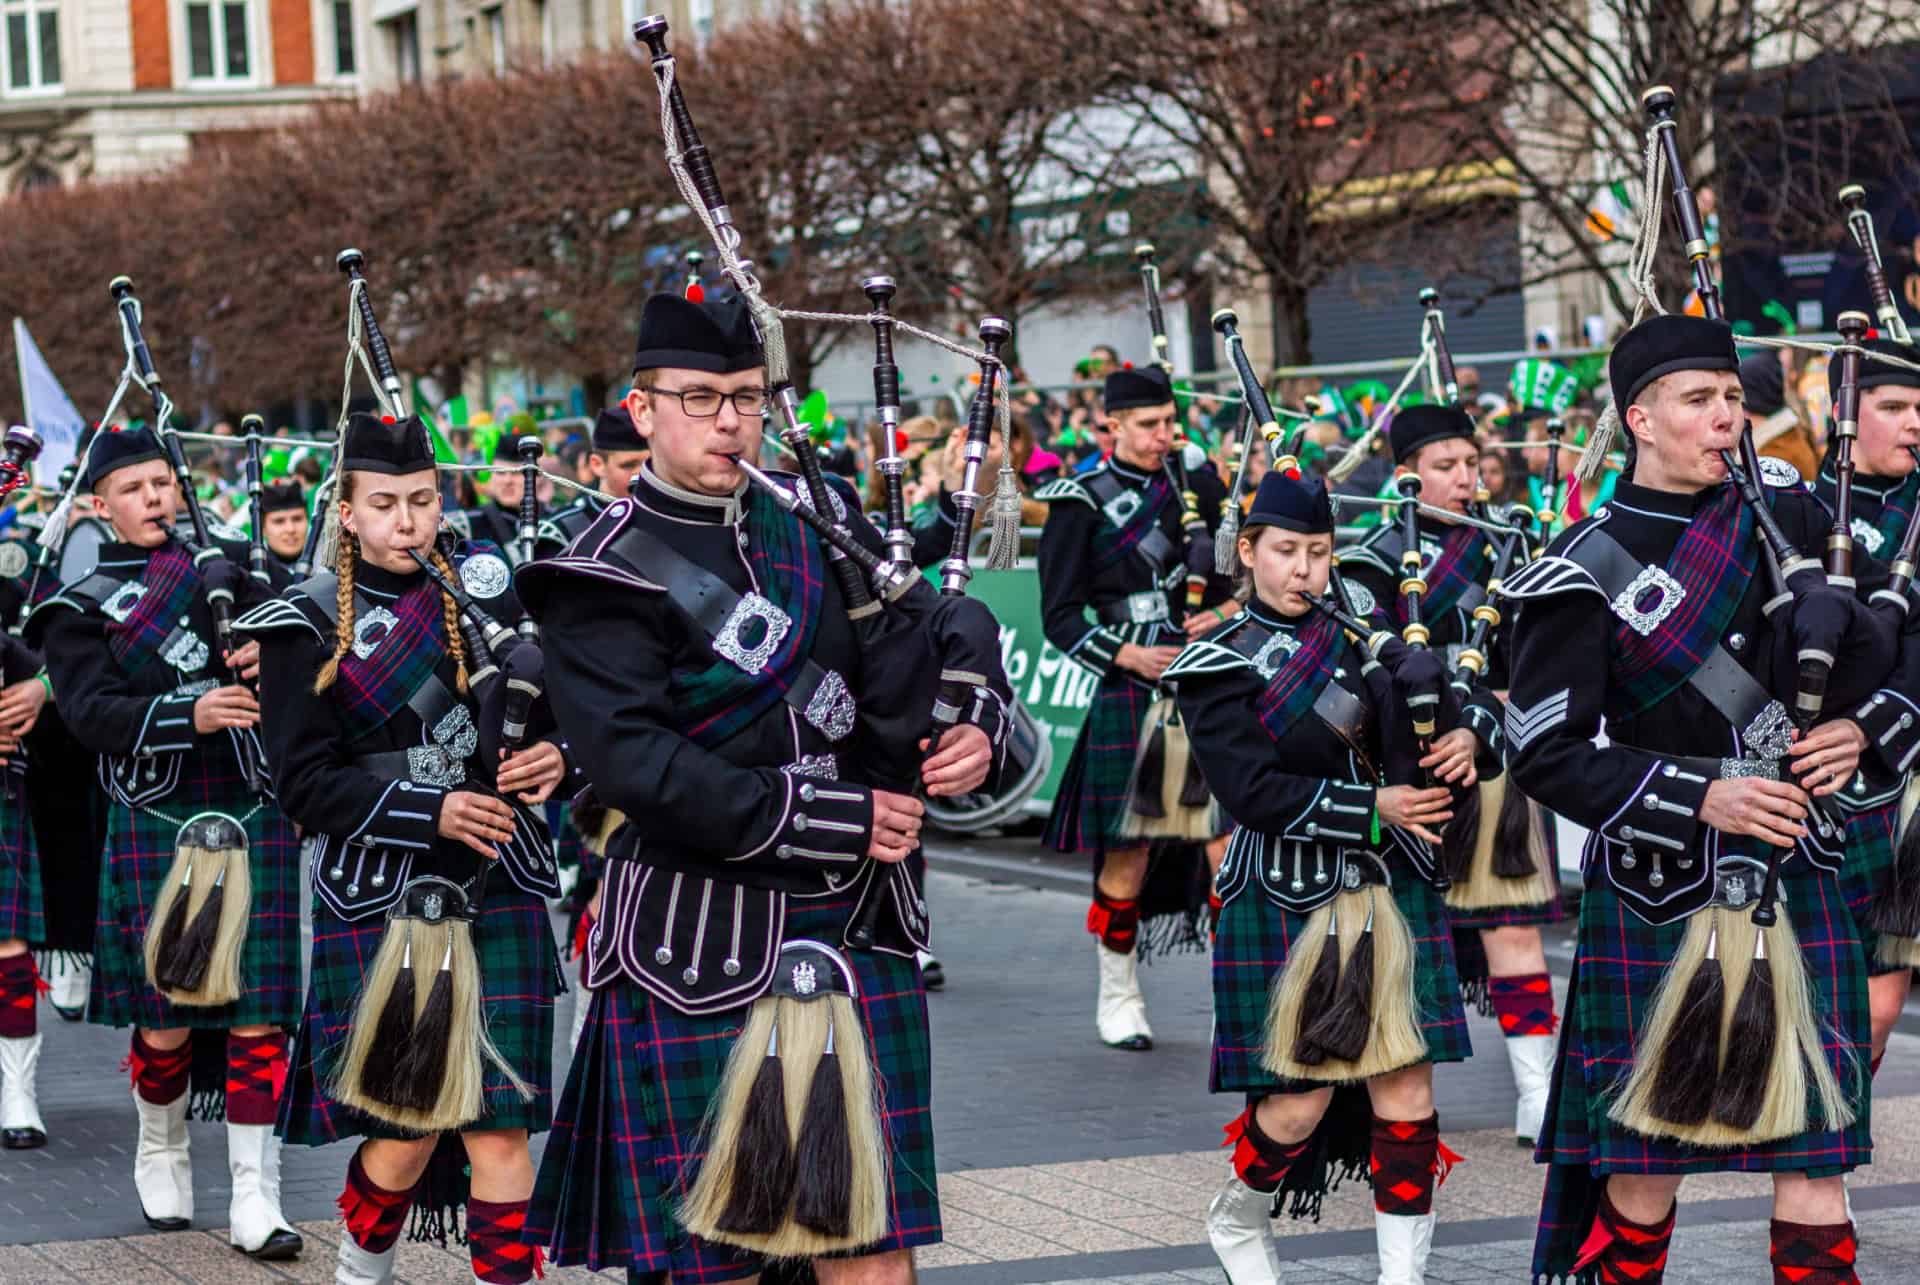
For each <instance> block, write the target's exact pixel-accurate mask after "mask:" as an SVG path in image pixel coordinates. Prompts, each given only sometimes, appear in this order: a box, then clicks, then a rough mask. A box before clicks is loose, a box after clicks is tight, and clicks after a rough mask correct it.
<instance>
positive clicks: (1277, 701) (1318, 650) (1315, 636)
mask: <svg viewBox="0 0 1920 1285" xmlns="http://www.w3.org/2000/svg"><path fill="white" fill-rule="evenodd" d="M1339 636H1340V626H1339V625H1337V624H1335V623H1334V621H1333V618H1332V617H1331V616H1326V615H1323V614H1321V613H1319V612H1315V613H1314V616H1313V619H1311V620H1309V621H1308V622H1307V624H1306V627H1305V628H1303V629H1301V630H1300V631H1299V632H1298V633H1297V634H1295V635H1294V637H1295V639H1297V640H1298V642H1299V646H1297V647H1296V648H1294V650H1293V654H1292V655H1290V656H1288V657H1287V661H1286V663H1285V664H1284V665H1282V666H1280V669H1279V671H1278V672H1276V673H1275V674H1274V676H1273V678H1272V680H1271V681H1269V682H1268V683H1267V689H1266V690H1265V691H1264V692H1262V693H1260V699H1259V701H1258V702H1256V703H1255V705H1254V712H1255V714H1256V715H1257V716H1258V717H1259V719H1260V726H1261V727H1262V728H1264V729H1265V730H1266V733H1267V735H1268V736H1269V737H1270V738H1272V740H1273V743H1274V744H1275V745H1278V744H1280V742H1281V739H1282V738H1284V737H1285V736H1286V734H1287V733H1288V732H1289V731H1291V730H1292V728H1293V725H1294V724H1295V723H1297V722H1299V721H1300V716H1301V715H1303V714H1305V713H1306V712H1307V711H1308V710H1310V709H1312V708H1313V702H1314V701H1316V700H1318V699H1319V697H1320V691H1321V689H1322V688H1324V687H1325V686H1326V685H1327V682H1328V680H1329V679H1331V678H1332V677H1333V644H1334V642H1335V640H1336V639H1338V638H1339Z"/></svg>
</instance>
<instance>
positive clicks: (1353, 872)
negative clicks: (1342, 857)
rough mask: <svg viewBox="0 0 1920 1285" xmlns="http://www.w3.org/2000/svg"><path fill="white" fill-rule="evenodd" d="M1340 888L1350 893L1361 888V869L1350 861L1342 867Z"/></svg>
mask: <svg viewBox="0 0 1920 1285" xmlns="http://www.w3.org/2000/svg"><path fill="white" fill-rule="evenodd" d="M1340 886H1341V887H1342V888H1345V889H1346V890H1347V891H1348V892H1352V891H1354V890H1355V889H1356V888H1358V887H1359V886H1360V867H1359V866H1356V865H1354V864H1353V862H1351V861H1349V862H1346V863H1345V864H1343V865H1342V866H1341V867H1340Z"/></svg>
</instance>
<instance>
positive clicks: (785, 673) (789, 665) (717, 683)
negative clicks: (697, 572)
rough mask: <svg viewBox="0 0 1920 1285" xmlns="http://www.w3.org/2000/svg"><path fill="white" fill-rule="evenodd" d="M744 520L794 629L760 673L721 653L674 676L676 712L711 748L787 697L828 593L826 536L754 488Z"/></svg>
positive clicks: (752, 551) (766, 591) (770, 589)
mask: <svg viewBox="0 0 1920 1285" xmlns="http://www.w3.org/2000/svg"><path fill="white" fill-rule="evenodd" d="M741 522H742V523H743V524H744V525H745V527H746V532H747V563H748V565H749V566H750V567H751V568H752V569H753V579H754V583H755V584H757V585H759V586H760V593H761V595H762V596H764V597H766V598H767V599H769V600H770V601H772V603H773V605H774V606H776V607H778V608H779V609H780V610H781V611H783V612H785V613H786V614H787V617H788V619H789V620H791V621H792V625H791V626H790V627H789V628H788V630H787V632H786V636H785V637H784V638H782V639H781V640H780V644H779V646H777V647H776V648H775V649H774V652H773V655H772V656H770V657H768V658H767V661H766V663H765V664H764V665H762V666H761V667H760V669H759V670H758V671H757V672H754V673H747V672H746V671H745V670H743V669H741V668H740V667H739V666H738V665H735V664H734V663H733V662H731V661H729V660H724V659H722V658H721V657H719V656H717V655H715V656H713V659H712V662H711V663H710V664H708V665H707V666H706V667H705V668H704V669H700V670H698V671H696V672H681V671H676V672H675V673H674V674H673V675H672V676H671V677H670V678H669V680H668V690H669V691H670V692H671V693H672V696H673V700H674V702H675V704H676V706H677V707H679V708H681V709H684V710H685V711H686V712H687V714H688V715H689V716H690V722H689V726H688V728H687V736H688V737H689V738H690V739H691V740H692V741H693V743H694V744H696V745H699V746H702V747H703V748H706V749H712V748H713V747H714V746H716V745H719V744H721V743H723V742H725V741H726V740H727V739H728V738H730V737H732V736H733V735H734V734H735V733H737V732H738V731H740V729H741V728H743V727H746V726H747V725H748V724H750V723H752V722H753V721H754V720H755V719H757V718H759V717H760V716H761V715H762V714H764V713H765V712H766V711H767V710H768V709H770V708H771V707H772V706H773V705H775V704H776V703H778V702H779V701H780V700H781V699H782V698H783V697H784V696H785V695H786V693H787V689H788V688H789V687H791V686H792V685H793V682H794V680H795V679H796V678H798V677H799V675H800V667H801V665H802V664H803V663H804V662H805V661H806V660H807V658H808V657H809V656H811V655H812V653H813V637H814V631H815V627H816V626H817V625H818V624H819V621H820V608H821V603H822V602H823V600H824V597H825V591H826V581H825V579H824V577H823V576H822V575H821V570H822V567H823V566H824V558H823V555H822V552H821V548H820V537H819V536H817V535H815V534H814V533H813V531H812V529H811V528H809V527H808V526H807V525H806V524H805V523H803V522H801V521H800V520H799V519H797V518H795V517H793V516H792V515H791V514H789V513H787V512H786V511H784V510H783V509H781V508H780V507H779V506H778V505H776V504H775V503H774V502H773V501H772V500H771V499H769V498H768V497H767V496H766V495H765V494H764V493H763V492H761V491H760V490H758V489H756V488H751V487H750V488H748V490H747V498H746V511H745V513H744V514H743V515H742V517H741ZM710 654H711V653H710Z"/></svg>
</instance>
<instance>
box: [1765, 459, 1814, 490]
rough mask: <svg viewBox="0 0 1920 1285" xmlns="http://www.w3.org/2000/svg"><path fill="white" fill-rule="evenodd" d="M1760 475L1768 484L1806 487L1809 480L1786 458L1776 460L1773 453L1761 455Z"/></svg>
mask: <svg viewBox="0 0 1920 1285" xmlns="http://www.w3.org/2000/svg"><path fill="white" fill-rule="evenodd" d="M1760 477H1761V479H1762V480H1764V481H1765V482H1766V484H1767V485H1768V486H1791V487H1799V488H1804V487H1805V486H1806V484H1807V480H1806V479H1805V478H1803V477H1801V476H1800V470H1799V469H1797V468H1795V467H1794V466H1793V465H1791V464H1789V463H1787V462H1786V461H1785V460H1776V459H1775V458H1773V456H1771V455H1762V456H1761V457H1760Z"/></svg>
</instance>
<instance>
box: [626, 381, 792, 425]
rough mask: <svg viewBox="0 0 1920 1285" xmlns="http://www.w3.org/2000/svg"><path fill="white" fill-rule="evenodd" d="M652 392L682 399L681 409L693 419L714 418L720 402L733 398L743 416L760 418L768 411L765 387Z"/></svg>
mask: <svg viewBox="0 0 1920 1285" xmlns="http://www.w3.org/2000/svg"><path fill="white" fill-rule="evenodd" d="M647 391H648V392H650V393H658V394H660V395H661V396H662V397H677V398H679V399H680V409H681V410H683V411H685V412H686V413H687V416H688V417H689V418H691V419H712V418H713V417H714V416H716V415H718V414H719V413H720V403H721V402H722V401H725V400H727V399H728V398H731V399H732V400H733V409H734V410H736V411H738V412H739V413H740V415H741V417H742V418H745V419H759V418H760V417H761V416H763V415H765V414H766V413H767V390H766V389H764V388H742V389H741V390H740V391H738V392H735V393H723V392H720V391H719V390H717V389H713V388H649V389H648V390H647Z"/></svg>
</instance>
